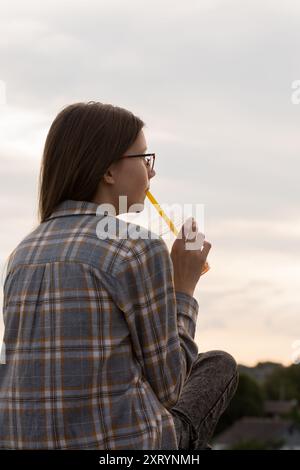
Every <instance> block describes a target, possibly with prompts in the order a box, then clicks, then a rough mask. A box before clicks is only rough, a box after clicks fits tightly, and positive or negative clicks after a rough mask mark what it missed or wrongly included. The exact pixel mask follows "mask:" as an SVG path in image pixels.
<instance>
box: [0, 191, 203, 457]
mask: <svg viewBox="0 0 300 470" xmlns="http://www.w3.org/2000/svg"><path fill="white" fill-rule="evenodd" d="M97 207H98V205H97V204H96V203H93V202H87V201H75V200H65V201H63V202H62V203H60V204H59V205H58V206H57V207H56V210H55V211H54V212H53V213H52V214H51V216H50V217H49V218H48V219H47V220H46V221H45V222H43V223H41V224H39V225H38V226H37V227H36V228H35V229H34V230H33V231H32V232H31V233H30V234H28V235H27V236H26V237H25V238H24V239H23V240H22V241H21V242H20V243H19V245H18V246H17V247H16V248H15V249H14V250H13V252H12V253H11V255H10V258H9V263H8V267H7V271H6V278H5V283H4V287H3V293H4V302H3V318H4V325H5V330H4V337H3V341H4V346H5V353H6V356H5V364H1V365H0V405H1V406H0V448H2V449H108V450H119V449H176V448H178V446H177V439H176V432H175V426H174V422H173V418H172V415H171V413H170V412H169V409H170V408H171V407H173V406H174V405H175V404H176V402H177V400H178V398H179V395H180V392H181V390H182V387H183V384H184V381H185V379H186V378H187V377H188V376H189V373H190V371H191V368H192V365H193V363H194V361H195V360H196V359H197V356H198V347H197V345H196V343H195V342H194V334H195V328H196V319H197V314H198V303H197V301H196V299H195V298H193V297H190V296H188V295H187V294H185V293H180V292H175V291H174V283H173V279H174V278H173V264H172V260H171V258H170V255H169V251H168V248H167V245H166V243H165V241H164V240H163V239H162V238H161V237H157V238H155V237H151V235H149V238H148V239H146V238H139V239H132V238H127V239H126V238H123V239H121V238H120V239H109V238H108V239H99V237H98V236H97V234H96V227H97V223H98V222H99V221H100V220H102V219H103V217H113V216H112V215H105V214H97V213H96V211H97ZM115 219H116V220H117V221H118V220H119V219H118V218H117V217H115ZM149 233H150V232H149Z"/></svg>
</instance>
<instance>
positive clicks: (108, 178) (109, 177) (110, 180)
mask: <svg viewBox="0 0 300 470" xmlns="http://www.w3.org/2000/svg"><path fill="white" fill-rule="evenodd" d="M103 181H104V182H105V183H107V184H115V182H116V181H115V179H114V171H113V165H110V166H109V167H108V168H107V170H106V171H105V173H104V175H103Z"/></svg>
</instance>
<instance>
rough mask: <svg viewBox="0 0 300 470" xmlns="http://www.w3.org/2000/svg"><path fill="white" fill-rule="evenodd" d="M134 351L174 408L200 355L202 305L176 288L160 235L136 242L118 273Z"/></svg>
mask: <svg viewBox="0 0 300 470" xmlns="http://www.w3.org/2000/svg"><path fill="white" fill-rule="evenodd" d="M116 283H117V286H116V288H117V290H116V292H117V295H116V302H117V303H118V306H119V308H120V309H121V310H122V311H123V312H124V314H125V317H126V321H127V323H128V327H129V330H130V333H131V338H132V342H133V347H134V351H135V354H136V357H137V359H138V361H139V362H140V364H141V366H142V369H143V372H144V375H145V378H146V379H147V380H148V382H149V384H150V385H151V387H152V389H153V391H154V392H155V394H156V396H157V397H158V399H159V400H160V402H161V403H162V404H163V405H164V406H165V407H166V408H168V409H169V408H171V407H173V406H174V405H175V404H176V402H177V401H178V399H179V396H180V393H181V391H182V387H183V385H184V382H185V380H186V379H187V377H188V376H189V374H190V372H191V368H192V365H193V363H194V361H195V360H196V358H197V356H198V346H197V344H196V343H195V342H194V336H195V329H196V320H197V315H198V309H199V305H198V303H197V301H196V299H195V298H194V297H191V296H190V295H188V294H186V293H183V292H175V290H174V272H173V263H172V259H171V257H170V254H169V250H168V247H167V245H166V243H165V242H164V240H163V239H162V238H161V237H160V238H158V239H154V240H144V241H143V243H142V242H141V243H140V244H137V245H136V246H134V247H133V248H132V249H131V250H130V252H129V253H128V255H127V257H126V260H123V261H122V263H121V266H120V270H119V272H118V275H117V276H116Z"/></svg>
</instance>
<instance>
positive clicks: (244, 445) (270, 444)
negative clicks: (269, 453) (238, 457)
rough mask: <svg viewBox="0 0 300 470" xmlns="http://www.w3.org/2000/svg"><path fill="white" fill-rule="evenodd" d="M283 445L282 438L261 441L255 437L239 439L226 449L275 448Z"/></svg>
mask: <svg viewBox="0 0 300 470" xmlns="http://www.w3.org/2000/svg"><path fill="white" fill-rule="evenodd" d="M283 445H284V440H283V439H278V440H276V441H275V440H274V441H266V442H261V441H258V440H256V439H251V440H248V441H240V442H239V443H238V444H236V445H234V446H232V447H230V448H229V449H228V450H276V449H280V448H281V447H282V446H283Z"/></svg>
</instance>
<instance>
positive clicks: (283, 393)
mask: <svg viewBox="0 0 300 470" xmlns="http://www.w3.org/2000/svg"><path fill="white" fill-rule="evenodd" d="M264 391H265V395H266V398H267V399H269V400H291V399H294V398H296V400H298V403H300V367H299V365H296V364H293V365H291V366H289V367H280V368H279V369H276V370H274V371H273V372H272V374H270V376H269V377H268V378H267V379H266V381H265V384H264Z"/></svg>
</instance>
